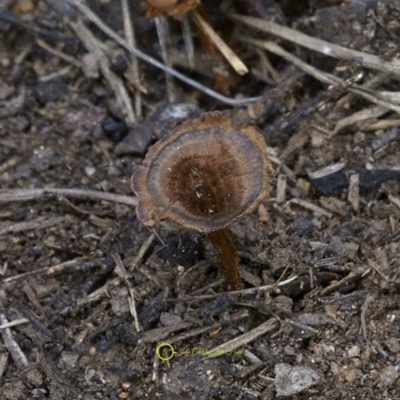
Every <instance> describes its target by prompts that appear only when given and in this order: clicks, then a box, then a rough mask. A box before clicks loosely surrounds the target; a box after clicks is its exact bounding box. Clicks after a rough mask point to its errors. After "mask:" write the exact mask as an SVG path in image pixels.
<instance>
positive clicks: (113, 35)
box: [67, 0, 262, 106]
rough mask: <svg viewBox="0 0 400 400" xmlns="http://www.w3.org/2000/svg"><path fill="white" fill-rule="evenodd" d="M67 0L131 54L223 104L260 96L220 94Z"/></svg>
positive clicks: (73, 0) (76, 1) (239, 103)
mask: <svg viewBox="0 0 400 400" xmlns="http://www.w3.org/2000/svg"><path fill="white" fill-rule="evenodd" d="M67 1H68V2H69V3H70V4H72V5H74V6H75V7H76V8H78V9H79V11H80V12H81V13H82V14H83V15H85V17H86V18H88V19H89V20H90V21H91V22H92V23H94V24H95V25H96V26H97V27H98V28H99V29H101V30H102V31H103V32H104V33H106V34H107V35H108V36H110V37H111V38H112V39H113V40H115V41H116V42H117V43H118V44H119V45H120V46H122V47H123V48H124V49H126V50H128V51H129V52H130V53H132V54H135V55H136V56H137V57H138V58H140V59H141V60H143V61H146V62H147V63H149V64H151V65H153V66H155V67H157V68H159V69H162V70H163V71H166V72H168V73H169V74H171V75H173V76H175V77H176V78H178V79H180V80H181V81H183V82H185V83H187V84H188V85H190V86H192V87H194V88H196V89H198V90H200V91H202V92H203V93H205V94H207V95H208V96H210V97H214V98H215V99H217V100H219V101H221V102H223V103H225V104H229V105H231V106H243V105H246V104H250V103H254V102H256V101H258V100H260V99H261V98H262V97H261V96H258V97H250V98H245V99H233V98H230V97H226V96H222V95H221V94H219V93H217V92H215V91H214V90H212V89H210V88H208V87H206V86H204V85H202V84H201V83H199V82H196V81H195V80H193V79H190V78H188V77H187V76H185V75H183V74H181V73H180V72H178V71H176V70H174V69H173V68H170V67H167V66H166V65H164V64H163V63H161V62H159V61H157V60H156V59H155V58H152V57H150V56H148V55H147V54H145V53H143V52H142V51H140V50H138V49H136V48H134V47H132V46H129V44H128V43H127V42H126V41H125V40H124V39H122V38H121V37H120V36H119V35H117V34H116V33H115V32H114V31H113V30H112V29H110V28H109V27H108V26H107V25H105V24H104V22H103V21H101V20H100V19H99V18H98V17H97V15H96V14H95V13H93V11H92V10H91V9H90V8H89V7H87V6H86V5H85V4H83V3H82V1H81V0H67Z"/></svg>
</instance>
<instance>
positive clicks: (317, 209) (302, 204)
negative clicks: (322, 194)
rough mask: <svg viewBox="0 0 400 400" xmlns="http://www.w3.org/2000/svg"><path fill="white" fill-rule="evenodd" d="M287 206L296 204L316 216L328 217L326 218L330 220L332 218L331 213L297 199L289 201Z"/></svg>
mask: <svg viewBox="0 0 400 400" xmlns="http://www.w3.org/2000/svg"><path fill="white" fill-rule="evenodd" d="M289 204H297V205H298V206H301V207H304V208H306V209H307V210H310V211H312V212H314V213H316V214H320V215H324V216H325V217H328V218H332V216H333V214H332V213H331V212H329V211H326V210H325V209H324V208H322V207H319V206H316V205H315V204H312V203H310V202H308V201H306V200H303V199H298V198H295V199H291V200H289V201H288V202H287V205H289Z"/></svg>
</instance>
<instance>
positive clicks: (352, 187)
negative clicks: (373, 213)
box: [347, 173, 360, 212]
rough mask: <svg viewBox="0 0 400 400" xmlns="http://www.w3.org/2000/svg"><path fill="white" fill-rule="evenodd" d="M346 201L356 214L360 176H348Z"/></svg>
mask: <svg viewBox="0 0 400 400" xmlns="http://www.w3.org/2000/svg"><path fill="white" fill-rule="evenodd" d="M347 199H348V200H349V203H350V204H351V205H352V207H353V210H354V211H355V212H358V211H359V210H360V175H359V174H357V173H355V174H351V175H350V179H349V191H348V194H347Z"/></svg>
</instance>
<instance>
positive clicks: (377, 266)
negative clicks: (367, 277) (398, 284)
mask: <svg viewBox="0 0 400 400" xmlns="http://www.w3.org/2000/svg"><path fill="white" fill-rule="evenodd" d="M368 265H369V266H370V267H371V268H372V269H373V270H374V271H375V272H376V273H377V274H378V275H379V276H380V277H381V278H382V279H383V280H384V281H386V282H391V280H390V278H389V277H387V276H386V275H385V274H384V273H383V271H382V270H381V268H380V267H379V265H378V264H377V263H376V262H375V261H373V260H371V259H370V258H368Z"/></svg>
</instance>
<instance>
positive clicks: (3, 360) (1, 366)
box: [0, 353, 8, 379]
mask: <svg viewBox="0 0 400 400" xmlns="http://www.w3.org/2000/svg"><path fill="white" fill-rule="evenodd" d="M7 360H8V354H7V353H3V354H1V355H0V379H1V377H2V376H3V373H4V370H5V369H6V365H7Z"/></svg>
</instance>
